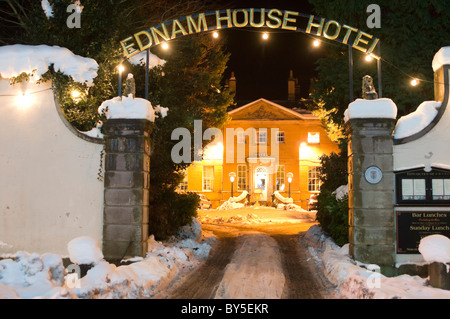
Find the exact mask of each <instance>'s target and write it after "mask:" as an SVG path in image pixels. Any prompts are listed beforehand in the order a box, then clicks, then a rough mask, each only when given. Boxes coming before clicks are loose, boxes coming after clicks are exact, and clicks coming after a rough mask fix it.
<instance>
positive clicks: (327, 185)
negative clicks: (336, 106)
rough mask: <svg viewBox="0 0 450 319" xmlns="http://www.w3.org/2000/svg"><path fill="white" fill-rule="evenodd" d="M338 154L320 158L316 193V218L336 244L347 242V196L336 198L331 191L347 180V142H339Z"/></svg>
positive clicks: (344, 183)
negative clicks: (319, 183) (318, 191)
mask: <svg viewBox="0 0 450 319" xmlns="http://www.w3.org/2000/svg"><path fill="white" fill-rule="evenodd" d="M340 149H341V152H340V153H339V154H336V153H331V154H330V155H323V156H322V157H321V158H320V162H321V166H320V170H319V172H320V180H321V182H322V184H321V187H320V194H319V195H317V203H316V209H317V214H316V219H317V221H318V222H319V223H320V226H321V227H322V229H323V230H324V231H325V232H327V233H328V234H329V235H330V236H331V237H332V238H333V239H334V241H335V242H336V243H337V244H338V245H343V244H345V243H347V242H348V196H345V197H343V198H342V199H339V200H338V199H336V195H335V194H333V192H334V191H335V190H336V189H337V188H338V187H339V186H342V185H346V184H347V183H348V181H347V144H346V143H345V140H343V141H341V144H340Z"/></svg>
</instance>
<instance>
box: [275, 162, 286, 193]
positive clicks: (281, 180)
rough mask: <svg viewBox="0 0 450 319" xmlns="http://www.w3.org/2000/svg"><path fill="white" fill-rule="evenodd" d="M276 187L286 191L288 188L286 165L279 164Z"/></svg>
mask: <svg viewBox="0 0 450 319" xmlns="http://www.w3.org/2000/svg"><path fill="white" fill-rule="evenodd" d="M282 185H284V187H283V188H282V187H281V186H282ZM275 188H276V190H277V191H279V190H281V191H284V189H285V188H286V167H285V166H284V165H277V170H276V176H275Z"/></svg>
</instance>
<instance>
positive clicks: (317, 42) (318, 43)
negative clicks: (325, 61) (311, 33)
mask: <svg viewBox="0 0 450 319" xmlns="http://www.w3.org/2000/svg"><path fill="white" fill-rule="evenodd" d="M313 45H314V46H315V47H316V48H317V47H318V46H319V45H320V41H319V40H314V42H313Z"/></svg>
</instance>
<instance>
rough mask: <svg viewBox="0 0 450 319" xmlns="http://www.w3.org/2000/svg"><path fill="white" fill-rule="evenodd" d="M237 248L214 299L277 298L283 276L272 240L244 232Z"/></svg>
mask: <svg viewBox="0 0 450 319" xmlns="http://www.w3.org/2000/svg"><path fill="white" fill-rule="evenodd" d="M238 247H239V248H238V250H237V251H236V252H235V253H234V256H233V258H232V260H231V262H230V263H229V264H228V265H227V267H226V269H225V274H224V276H223V279H222V281H221V282H220V284H219V287H218V289H217V292H216V294H215V297H214V298H215V299H280V298H281V294H282V293H283V288H284V283H285V277H284V274H283V269H282V266H281V257H280V251H279V249H278V245H277V242H276V241H275V239H273V238H272V237H270V236H269V235H266V234H263V233H246V234H244V235H242V236H240V237H239V243H238ZM255 247H258V249H255ZM255 270H257V271H255Z"/></svg>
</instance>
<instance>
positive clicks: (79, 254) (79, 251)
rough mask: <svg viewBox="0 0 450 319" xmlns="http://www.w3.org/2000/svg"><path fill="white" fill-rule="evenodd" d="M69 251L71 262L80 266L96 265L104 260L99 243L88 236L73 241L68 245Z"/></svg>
mask: <svg viewBox="0 0 450 319" xmlns="http://www.w3.org/2000/svg"><path fill="white" fill-rule="evenodd" d="M67 251H68V252H69V258H70V261H71V262H73V263H75V264H79V265H81V264H84V265H89V264H96V263H98V262H99V261H101V260H102V259H103V254H102V251H101V250H100V248H99V247H98V244H97V241H96V240H95V239H93V238H91V237H88V236H83V237H77V238H75V239H72V240H71V241H70V242H69V243H68V244H67Z"/></svg>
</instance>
